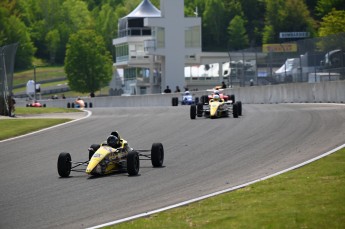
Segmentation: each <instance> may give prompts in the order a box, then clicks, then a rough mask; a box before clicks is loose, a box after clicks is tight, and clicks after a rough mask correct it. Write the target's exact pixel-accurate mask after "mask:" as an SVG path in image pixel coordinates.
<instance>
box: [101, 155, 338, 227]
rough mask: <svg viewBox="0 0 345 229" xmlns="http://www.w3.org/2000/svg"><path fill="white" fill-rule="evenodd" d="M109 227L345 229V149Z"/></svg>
mask: <svg viewBox="0 0 345 229" xmlns="http://www.w3.org/2000/svg"><path fill="white" fill-rule="evenodd" d="M107 228H116V229H121V228H126V229H128V228H131V229H135V228H138V229H139V228H140V229H144V228H150V229H155V228H160V229H161V228H171V229H176V228H202V229H208V228H210V229H211V228H212V229H214V228H219V229H223V228H345V149H342V150H340V151H338V152H337V153H334V154H332V155H329V156H327V157H325V158H323V159H321V160H318V161H316V162H313V163H311V164H309V165H306V166H304V167H302V168H300V169H297V170H294V171H290V172H288V173H285V174H282V175H279V176H277V177H274V178H271V179H268V180H265V181H262V182H259V183H256V184H253V185H250V186H248V187H246V188H243V189H240V190H237V191H233V192H230V193H226V194H223V195H219V196H217V197H214V198H210V199H206V200H203V201H200V202H197V203H194V204H190V205H188V206H185V207H181V208H177V209H173V210H170V211H166V212H162V213H159V214H155V215H152V216H150V217H146V218H141V219H138V220H134V221H131V222H127V223H122V224H119V225H116V226H113V227H107Z"/></svg>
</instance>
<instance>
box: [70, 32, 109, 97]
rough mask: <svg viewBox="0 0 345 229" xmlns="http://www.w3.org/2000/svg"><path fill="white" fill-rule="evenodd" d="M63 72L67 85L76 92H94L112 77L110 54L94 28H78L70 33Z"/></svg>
mask: <svg viewBox="0 0 345 229" xmlns="http://www.w3.org/2000/svg"><path fill="white" fill-rule="evenodd" d="M65 72H66V74H67V79H68V85H69V87H70V88H71V89H72V90H74V91H77V92H81V93H87V92H94V91H97V90H99V89H101V88H102V87H104V86H106V85H108V83H109V82H110V80H111V77H112V59H111V55H110V53H109V51H107V50H106V48H105V43H104V40H103V38H102V37H101V36H100V35H97V34H96V32H95V31H94V30H80V31H78V32H77V33H75V34H72V35H71V37H70V39H69V41H68V44H67V50H66V58H65Z"/></svg>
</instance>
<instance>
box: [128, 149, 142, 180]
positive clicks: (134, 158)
mask: <svg viewBox="0 0 345 229" xmlns="http://www.w3.org/2000/svg"><path fill="white" fill-rule="evenodd" d="M139 168H140V160H139V154H138V152H136V151H131V152H129V153H128V155H127V172H128V175H130V176H136V175H138V173H139Z"/></svg>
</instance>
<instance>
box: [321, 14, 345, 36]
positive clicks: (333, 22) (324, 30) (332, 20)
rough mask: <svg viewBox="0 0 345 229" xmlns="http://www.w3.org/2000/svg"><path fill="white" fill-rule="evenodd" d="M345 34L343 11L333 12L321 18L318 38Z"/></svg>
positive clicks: (344, 15)
mask: <svg viewBox="0 0 345 229" xmlns="http://www.w3.org/2000/svg"><path fill="white" fill-rule="evenodd" d="M344 32H345V11H344V10H341V11H340V10H333V11H331V12H330V13H329V14H327V15H326V16H325V17H323V18H322V21H321V26H320V28H319V35H320V37H323V36H328V35H332V34H337V33H344Z"/></svg>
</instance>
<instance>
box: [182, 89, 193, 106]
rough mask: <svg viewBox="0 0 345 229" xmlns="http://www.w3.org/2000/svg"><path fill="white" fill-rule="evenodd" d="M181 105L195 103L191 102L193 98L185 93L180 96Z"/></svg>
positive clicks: (187, 92)
mask: <svg viewBox="0 0 345 229" xmlns="http://www.w3.org/2000/svg"><path fill="white" fill-rule="evenodd" d="M181 104H182V105H192V104H195V101H194V100H193V96H192V94H191V93H190V92H189V91H185V92H184V94H183V96H182V101H181Z"/></svg>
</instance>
